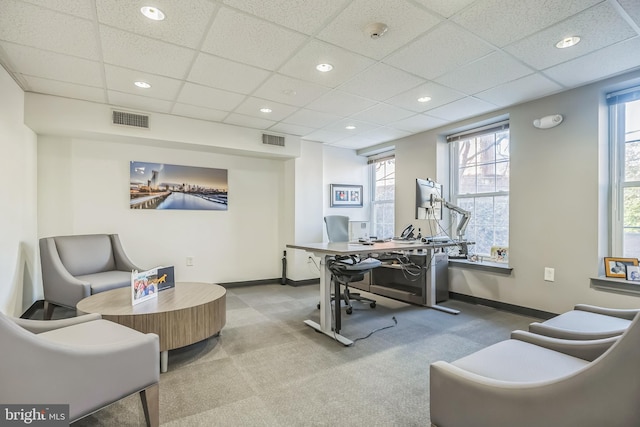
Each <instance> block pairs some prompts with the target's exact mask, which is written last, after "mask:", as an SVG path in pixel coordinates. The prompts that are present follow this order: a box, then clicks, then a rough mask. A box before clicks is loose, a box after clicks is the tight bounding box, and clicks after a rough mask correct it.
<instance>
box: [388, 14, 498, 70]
mask: <svg viewBox="0 0 640 427" xmlns="http://www.w3.org/2000/svg"><path fill="white" fill-rule="evenodd" d="M492 50H493V49H492V48H491V47H490V46H489V45H488V44H487V43H486V42H484V41H482V40H481V39H479V38H478V37H476V36H475V35H473V34H471V33H469V32H468V31H465V30H462V29H460V28H459V27H457V26H455V25H452V24H449V23H444V24H442V25H438V27H436V28H434V29H433V30H432V31H430V32H428V33H427V34H425V35H423V36H421V37H420V38H419V39H417V40H415V41H413V42H412V43H410V44H409V45H407V46H406V47H404V48H402V49H400V50H399V51H398V52H397V53H394V54H393V55H391V56H389V57H388V58H386V59H385V60H384V62H385V63H387V64H390V65H393V66H395V67H398V68H400V69H402V70H405V71H408V72H410V73H414V74H417V75H419V76H421V77H424V78H426V79H435V78H436V77H439V76H441V75H442V74H444V73H446V72H447V71H451V70H454V69H456V68H457V67H459V66H461V65H464V64H467V63H469V62H471V61H473V60H475V59H478V58H481V57H482V56H484V55H486V54H488V53H490V52H491V51H492Z"/></svg>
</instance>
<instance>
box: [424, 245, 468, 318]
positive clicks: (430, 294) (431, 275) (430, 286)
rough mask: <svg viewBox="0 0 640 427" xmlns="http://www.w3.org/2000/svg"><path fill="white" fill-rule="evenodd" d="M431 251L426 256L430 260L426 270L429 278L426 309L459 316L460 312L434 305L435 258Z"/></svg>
mask: <svg viewBox="0 0 640 427" xmlns="http://www.w3.org/2000/svg"><path fill="white" fill-rule="evenodd" d="M434 255H435V254H434V253H433V250H430V251H429V252H428V254H427V256H428V257H429V259H430V260H431V262H430V265H429V267H428V270H427V274H429V277H428V278H427V307H429V308H433V309H434V310H439V311H443V312H445V313H449V314H460V310H456V309H453V308H449V307H443V306H441V305H438V304H437V303H436V280H437V277H436V257H435V256H434Z"/></svg>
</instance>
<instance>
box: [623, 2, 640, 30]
mask: <svg viewBox="0 0 640 427" xmlns="http://www.w3.org/2000/svg"><path fill="white" fill-rule="evenodd" d="M618 3H619V4H620V6H622V8H623V9H624V11H625V12H626V13H627V14H628V15H629V17H630V18H631V19H632V20H633V22H634V23H635V24H636V25H638V26H640V2H639V1H638V0H618Z"/></svg>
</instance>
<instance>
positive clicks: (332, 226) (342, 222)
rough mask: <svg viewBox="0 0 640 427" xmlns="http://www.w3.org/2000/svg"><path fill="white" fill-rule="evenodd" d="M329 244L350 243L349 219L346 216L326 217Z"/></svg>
mask: <svg viewBox="0 0 640 427" xmlns="http://www.w3.org/2000/svg"><path fill="white" fill-rule="evenodd" d="M324 223H325V224H326V226H327V236H328V237H329V242H348V241H349V217H348V216H344V215H327V216H325V217H324Z"/></svg>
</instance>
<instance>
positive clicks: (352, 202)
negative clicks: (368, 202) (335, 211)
mask: <svg viewBox="0 0 640 427" xmlns="http://www.w3.org/2000/svg"><path fill="white" fill-rule="evenodd" d="M329 187H330V193H329V194H330V198H329V199H330V200H331V203H330V205H329V206H331V207H332V208H361V207H362V185H348V184H330V186H329Z"/></svg>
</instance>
